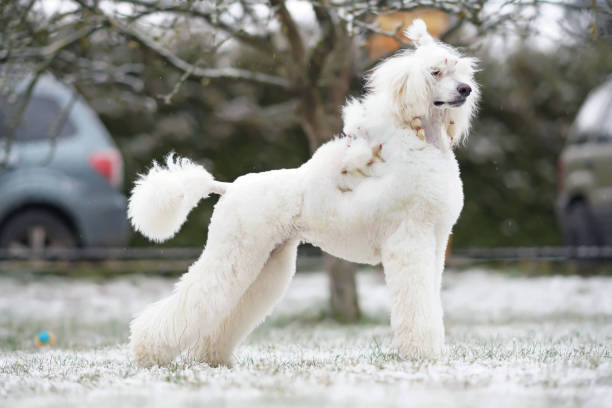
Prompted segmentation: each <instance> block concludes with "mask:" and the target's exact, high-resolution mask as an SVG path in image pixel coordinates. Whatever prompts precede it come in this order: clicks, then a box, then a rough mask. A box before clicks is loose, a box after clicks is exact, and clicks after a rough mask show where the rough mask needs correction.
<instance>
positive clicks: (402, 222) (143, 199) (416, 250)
mask: <svg viewBox="0 0 612 408" xmlns="http://www.w3.org/2000/svg"><path fill="white" fill-rule="evenodd" d="M407 35H408V37H409V38H410V39H411V40H412V41H413V43H414V45H415V49H414V50H410V51H401V52H399V53H398V54H397V55H395V56H393V57H391V58H388V59H386V60H385V61H383V62H382V63H381V64H379V65H378V66H377V67H376V68H375V69H374V70H373V71H372V72H371V74H370V75H369V77H368V79H367V87H368V90H367V93H366V94H365V95H364V96H363V97H362V98H360V99H354V100H351V101H349V102H348V103H347V105H346V106H345V107H344V110H343V118H344V131H343V133H344V134H343V135H342V136H341V137H338V138H336V139H334V140H332V141H330V142H328V143H326V144H324V145H323V146H321V147H320V148H319V149H318V150H317V151H316V152H315V154H314V155H313V156H312V158H311V159H310V160H309V161H308V162H306V163H304V164H303V165H302V166H301V167H299V168H296V169H282V170H273V171H267V172H264V173H256V174H247V175H244V176H242V177H239V178H238V179H236V181H234V182H233V183H222V182H218V181H215V180H214V179H213V177H212V176H211V175H210V174H209V173H208V172H207V171H206V170H205V169H204V168H203V167H201V166H199V165H196V164H194V163H192V162H191V161H189V160H188V159H181V158H173V157H172V156H170V157H168V160H167V164H166V165H165V166H159V165H157V164H154V165H153V168H152V169H151V170H150V171H149V172H148V173H147V174H146V175H142V176H141V177H140V179H139V180H138V181H137V182H136V185H135V187H134V190H133V191H132V195H131V198H130V202H129V210H128V212H129V218H130V219H131V221H132V224H133V225H134V227H135V229H136V230H138V231H140V232H141V233H142V234H144V235H145V236H147V237H149V238H150V239H152V240H154V241H164V240H166V239H168V238H171V237H172V236H173V235H174V234H175V233H176V232H177V231H178V230H179V228H180V227H181V225H182V224H183V222H184V221H185V219H186V218H187V214H188V213H189V211H190V210H191V209H192V208H193V207H195V206H196V204H197V203H198V201H200V199H202V198H204V197H207V196H208V195H209V194H210V193H215V194H220V195H222V197H221V198H220V200H219V202H218V203H217V205H216V206H215V211H214V213H213V216H212V219H211V221H210V226H209V231H208V242H207V244H206V247H205V248H204V251H203V253H202V255H201V256H200V258H199V259H198V260H197V261H196V262H195V263H194V264H193V265H192V266H191V267H190V268H189V271H188V272H187V273H186V274H184V275H183V276H182V278H181V279H180V281H179V282H178V283H177V284H176V286H175V288H174V292H173V293H172V295H170V296H169V297H167V298H165V299H162V300H160V301H158V302H156V303H154V304H152V305H150V306H149V307H147V308H146V309H145V310H144V311H143V312H142V313H141V314H140V315H139V316H137V317H136V318H135V319H134V320H133V321H132V323H131V336H130V347H131V350H132V353H133V355H134V357H135V358H136V361H137V362H138V364H140V365H142V366H151V365H155V364H159V365H165V364H168V363H170V362H171V361H172V360H173V359H174V358H175V357H177V356H178V355H179V354H181V353H182V352H186V354H187V356H188V358H191V359H195V360H197V361H201V362H206V363H208V364H210V365H218V364H224V365H230V364H231V359H232V352H233V350H234V348H235V347H236V346H237V345H238V344H239V343H240V342H241V341H242V340H243V339H244V338H245V337H246V336H247V335H248V334H249V333H250V332H251V331H252V330H253V329H254V328H255V327H256V326H257V325H258V324H259V323H260V322H261V321H262V320H263V319H264V318H265V317H266V316H267V315H268V314H269V313H270V312H271V310H272V308H273V307H274V305H275V304H276V303H277V302H278V301H279V299H280V298H281V297H282V296H283V294H284V292H285V290H286V289H287V286H288V285H289V282H290V281H291V278H292V277H293V275H294V272H295V258H296V248H297V246H298V244H299V243H300V242H309V243H311V244H314V245H316V246H319V247H321V248H322V249H323V250H325V251H326V252H329V253H330V254H333V255H335V256H337V257H340V258H344V259H346V260H349V261H352V262H360V263H367V264H372V265H375V264H378V263H380V262H382V264H383V267H384V271H385V278H386V282H387V285H388V287H389V291H390V296H391V326H392V329H393V333H394V345H395V346H396V347H397V348H398V349H399V353H400V354H401V355H402V356H404V357H407V358H420V357H428V358H431V357H436V356H439V355H440V353H441V352H442V351H443V347H444V325H443V319H442V315H443V312H442V305H441V301H440V280H441V277H442V271H443V269H444V254H445V249H446V245H447V242H448V237H449V234H450V233H451V229H452V227H453V225H454V224H455V222H456V221H457V218H458V217H459V214H460V212H461V209H462V207H463V191H462V184H461V179H460V178H459V167H458V165H457V161H456V160H455V155H454V154H453V147H454V146H456V145H458V144H460V143H461V142H462V140H463V139H464V138H465V137H466V135H467V133H468V130H469V127H470V121H471V119H472V116H473V115H474V113H475V110H476V104H477V101H478V95H479V92H478V87H477V84H476V83H475V82H474V78H473V74H474V71H475V65H476V61H475V60H474V59H473V58H467V57H463V56H462V55H461V54H459V53H458V52H457V51H456V50H454V49H453V48H451V47H449V46H448V45H445V44H442V43H440V42H437V41H436V40H434V39H433V38H432V37H431V36H430V35H429V34H428V33H427V29H426V26H425V23H424V22H423V21H422V20H416V21H415V22H414V23H413V24H412V25H411V27H410V28H409V29H408V31H407Z"/></svg>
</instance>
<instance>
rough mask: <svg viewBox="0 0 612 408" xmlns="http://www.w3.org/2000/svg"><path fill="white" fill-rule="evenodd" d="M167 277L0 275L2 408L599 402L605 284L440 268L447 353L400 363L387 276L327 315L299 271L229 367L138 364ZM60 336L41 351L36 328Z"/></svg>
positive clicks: (322, 295)
mask: <svg viewBox="0 0 612 408" xmlns="http://www.w3.org/2000/svg"><path fill="white" fill-rule="evenodd" d="M172 283H173V280H168V279H162V278H151V277H144V276H131V277H122V278H117V279H110V280H89V279H80V280H74V279H63V278H39V279H36V280H30V279H28V278H25V277H22V278H9V277H0V406H5V405H6V406H15V407H39V406H40V407H43V406H44V407H55V406H57V407H60V406H61V407H63V406H85V405H87V406H88V407H107V406H113V407H114V408H118V407H122V406H135V405H140V406H160V407H162V406H168V405H169V404H171V405H172V406H201V405H207V406H230V407H252V406H274V407H276V406H278V407H285V406H297V407H301V406H304V407H306V406H334V407H335V406H340V407H343V406H346V407H349V406H350V407H362V406H363V407H395V406H398V407H399V406H402V407H403V406H437V407H441V406H442V407H443V406H453V407H455V406H465V407H479V406H481V407H488V406H492V405H495V406H496V407H517V406H520V407H530V406H550V407H558V406H577V405H581V406H592V407H599V406H601V407H604V406H608V405H607V404H608V403H609V401H611V400H612V355H611V351H610V347H611V346H610V345H611V343H612V296H611V293H612V279H610V278H604V277H593V278H578V277H540V278H521V277H508V276H507V275H503V274H500V273H496V272H494V271H478V270H473V271H469V272H462V273H452V272H450V273H446V274H445V277H444V285H443V286H444V287H443V300H444V308H445V316H446V317H445V320H446V331H447V343H448V351H447V353H446V355H445V357H444V358H443V359H441V360H440V361H426V360H423V361H405V360H403V359H401V358H399V357H398V355H397V354H396V353H395V351H394V350H393V348H392V347H391V330H390V328H389V325H388V313H389V301H388V296H387V290H386V288H385V286H384V279H383V277H382V275H381V274H380V273H377V272H374V271H368V272H362V273H360V275H359V282H358V283H359V291H360V300H361V304H362V307H363V309H364V312H365V315H366V317H365V318H364V319H363V321H362V322H360V323H358V324H356V325H339V324H336V323H334V322H332V321H330V320H328V319H327V318H326V316H327V313H326V310H327V281H326V277H325V275H324V274H322V273H313V274H298V276H296V278H295V280H294V282H293V284H292V286H291V289H290V291H289V293H288V294H287V296H286V298H285V299H284V301H283V302H282V303H281V305H280V306H279V307H278V308H277V310H276V312H275V313H274V314H273V316H271V318H269V319H268V320H267V321H266V323H265V324H264V325H263V326H262V327H260V328H259V329H258V330H257V331H256V332H255V333H254V334H253V335H252V336H251V337H250V338H249V339H248V340H247V342H246V343H245V344H244V345H243V346H241V347H240V348H239V349H238V350H237V353H236V356H235V357H236V360H237V364H236V366H235V367H234V368H232V369H227V368H210V367H208V366H206V365H203V364H189V363H186V362H185V361H183V360H178V361H176V362H175V363H173V364H172V365H171V366H170V367H164V368H153V369H139V368H137V367H136V366H135V365H134V364H133V363H132V361H131V360H130V356H129V354H128V352H127V349H126V346H125V343H126V341H127V324H128V321H129V320H130V318H131V316H132V315H133V314H134V313H135V312H136V311H138V310H140V309H141V308H142V307H144V305H145V304H147V303H149V302H150V301H153V300H155V299H158V298H160V297H161V296H163V295H165V294H167V293H169V292H170V291H171V288H172ZM41 329H48V330H52V331H54V332H55V333H56V335H57V337H58V343H57V345H56V346H55V347H53V348H50V349H42V350H37V349H36V348H35V347H34V342H33V337H34V335H35V333H36V332H37V331H38V330H41Z"/></svg>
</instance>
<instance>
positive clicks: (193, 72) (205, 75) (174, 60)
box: [103, 14, 289, 89]
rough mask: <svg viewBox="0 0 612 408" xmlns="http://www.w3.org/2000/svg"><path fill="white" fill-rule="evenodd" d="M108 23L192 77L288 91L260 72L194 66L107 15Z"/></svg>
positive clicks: (277, 80) (279, 80) (281, 80)
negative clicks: (224, 80) (274, 87)
mask: <svg viewBox="0 0 612 408" xmlns="http://www.w3.org/2000/svg"><path fill="white" fill-rule="evenodd" d="M103 15H104V16H105V18H106V19H107V21H108V22H109V23H110V24H111V26H112V27H115V28H117V30H118V31H119V32H121V33H122V34H123V35H125V36H127V37H129V38H131V39H133V40H134V41H136V42H138V43H139V44H141V45H142V46H144V47H146V48H148V49H150V50H151V51H153V52H155V53H156V54H157V55H159V56H160V57H161V58H163V59H164V60H166V61H167V62H168V63H170V64H171V65H172V66H174V67H175V68H177V69H179V70H181V71H183V72H190V74H189V75H190V76H192V77H196V78H202V79H236V80H241V81H249V82H256V83H260V84H264V85H272V86H276V87H279V88H284V89H288V88H289V84H288V83H287V81H286V80H285V79H284V78H281V77H277V76H274V75H268V74H263V73H259V72H253V71H249V70H245V69H238V68H201V67H197V66H195V65H193V64H190V63H188V62H187V61H185V60H183V59H182V58H180V57H178V56H177V55H175V54H173V53H172V52H170V51H168V50H167V49H165V48H163V47H161V46H160V45H159V44H157V43H156V42H155V41H153V40H152V39H150V38H148V37H146V36H145V35H143V34H141V33H139V32H138V31H137V30H134V29H133V28H131V27H129V26H128V25H127V24H125V23H123V22H122V21H119V20H117V19H115V18H113V17H111V16H109V15H107V14H103Z"/></svg>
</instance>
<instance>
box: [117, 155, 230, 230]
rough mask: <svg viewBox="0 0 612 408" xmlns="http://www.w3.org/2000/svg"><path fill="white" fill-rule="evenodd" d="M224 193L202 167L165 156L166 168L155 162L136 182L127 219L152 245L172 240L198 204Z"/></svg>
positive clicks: (222, 188)
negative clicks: (213, 194)
mask: <svg viewBox="0 0 612 408" xmlns="http://www.w3.org/2000/svg"><path fill="white" fill-rule="evenodd" d="M224 192H225V187H224V183H220V182H217V181H215V180H213V177H212V175H211V174H210V173H208V172H207V171H206V170H205V169H204V168H203V167H201V166H198V165H196V164H194V163H193V162H192V161H191V160H189V159H185V158H176V159H175V156H174V155H173V154H169V155H168V157H167V158H166V166H165V167H163V166H160V165H159V164H157V163H156V162H154V163H153V167H152V168H151V170H149V172H148V173H147V174H146V175H141V176H140V177H139V178H138V180H136V183H135V186H134V188H133V189H132V195H131V197H130V202H129V206H128V217H129V219H130V220H131V221H132V225H133V226H134V228H135V229H136V231H139V232H141V233H142V234H143V235H144V236H146V237H148V238H150V239H152V240H153V241H156V242H162V241H165V240H167V239H169V238H172V237H173V236H174V235H175V234H176V233H177V232H178V231H179V229H180V228H181V225H183V223H184V222H185V220H186V219H187V215H188V214H189V212H190V211H191V210H192V209H193V207H195V206H196V204H197V203H198V201H200V200H201V199H202V198H203V197H207V196H208V195H209V194H210V193H217V194H222V193H224Z"/></svg>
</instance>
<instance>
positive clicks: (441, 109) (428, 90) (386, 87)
mask: <svg viewBox="0 0 612 408" xmlns="http://www.w3.org/2000/svg"><path fill="white" fill-rule="evenodd" d="M406 35H407V36H408V38H410V39H411V41H412V42H413V44H414V46H415V49H414V50H406V51H402V52H400V53H398V54H396V55H395V56H393V57H391V58H388V59H386V60H385V61H383V62H382V63H381V64H379V65H378V66H377V67H376V68H374V70H373V71H372V72H371V74H370V76H369V78H368V88H369V91H370V92H371V93H373V94H377V95H378V96H382V97H383V98H384V99H385V100H388V101H390V103H391V106H390V109H391V110H392V113H393V116H394V119H395V120H396V121H398V122H399V124H400V126H405V125H407V124H408V123H409V122H410V121H411V120H412V119H413V118H414V117H415V116H419V117H426V116H429V115H431V114H432V113H436V112H437V113H441V114H442V115H441V116H442V117H443V118H444V119H443V120H445V121H446V122H447V124H452V125H453V128H452V130H451V129H449V133H450V132H451V131H452V133H453V134H452V135H451V136H453V137H454V138H455V140H456V141H460V140H461V139H462V138H463V137H465V135H466V134H467V132H468V130H469V125H470V121H471V118H472V116H473V114H474V113H475V110H476V106H477V103H478V98H479V90H478V85H477V84H476V82H475V80H474V72H475V71H476V64H477V61H476V59H474V58H470V57H464V56H462V55H461V54H460V53H459V52H458V51H457V50H455V49H454V48H452V47H450V46H449V45H446V44H443V43H441V42H439V41H436V40H435V39H434V38H432V37H431V36H430V35H429V34H428V33H427V27H426V26H425V23H424V22H423V20H420V19H417V20H415V21H414V22H413V23H412V25H411V26H410V27H409V28H408V30H406Z"/></svg>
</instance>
